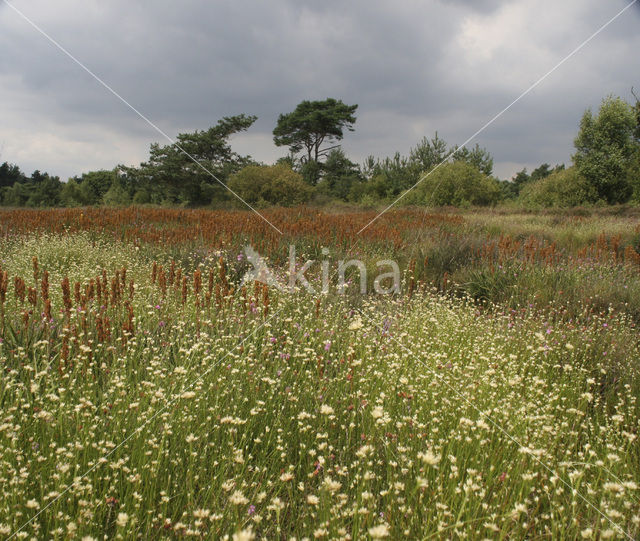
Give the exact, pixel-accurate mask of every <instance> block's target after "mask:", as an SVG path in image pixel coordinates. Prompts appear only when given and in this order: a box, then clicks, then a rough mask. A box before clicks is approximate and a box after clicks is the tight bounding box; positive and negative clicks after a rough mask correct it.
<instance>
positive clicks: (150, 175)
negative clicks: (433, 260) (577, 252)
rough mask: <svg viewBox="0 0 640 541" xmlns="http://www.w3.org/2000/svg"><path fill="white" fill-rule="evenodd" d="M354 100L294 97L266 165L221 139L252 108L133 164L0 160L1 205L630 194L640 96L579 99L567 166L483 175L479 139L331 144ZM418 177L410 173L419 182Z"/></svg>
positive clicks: (639, 162) (632, 197)
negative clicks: (370, 152) (29, 169)
mask: <svg viewBox="0 0 640 541" xmlns="http://www.w3.org/2000/svg"><path fill="white" fill-rule="evenodd" d="M357 107H358V106H357V105H347V104H345V103H343V102H342V101H341V100H336V99H333V98H328V99H326V100H322V101H303V102H301V103H300V104H298V106H297V107H296V108H295V110H294V111H292V112H290V113H287V114H282V115H280V117H279V118H278V122H277V125H276V127H275V128H274V130H273V135H274V143H275V144H276V145H277V146H281V147H285V148H286V149H287V151H288V153H287V154H286V155H285V156H283V157H282V158H280V159H279V160H278V161H277V163H276V164H275V165H265V164H261V163H258V162H256V161H255V160H254V159H253V158H252V157H251V156H241V155H239V154H237V153H236V152H234V151H233V150H232V149H231V146H230V144H229V139H230V137H231V136H232V135H233V134H236V133H239V132H242V131H245V130H247V129H248V128H250V127H251V125H252V124H253V123H254V122H255V120H256V117H255V116H249V115H237V116H232V117H225V118H222V119H221V120H219V121H218V122H217V123H216V124H215V125H214V126H212V127H211V128H209V129H208V130H204V131H195V132H191V133H181V134H178V136H177V137H176V140H175V142H174V143H173V144H170V145H165V146H161V145H159V144H157V143H154V144H152V145H151V148H150V151H149V159H148V160H147V161H146V162H143V163H141V164H140V165H139V166H138V167H126V166H123V165H118V166H116V167H114V168H113V169H112V170H99V171H91V172H88V173H84V174H82V175H81V176H74V177H72V178H70V179H68V180H67V182H62V181H61V180H60V179H59V178H58V177H57V176H52V175H50V174H48V173H42V172H40V171H34V172H33V173H32V174H31V175H30V176H27V175H26V174H25V173H24V172H23V171H21V170H20V168H19V167H18V165H15V164H11V163H8V162H5V163H3V164H2V165H0V204H1V205H3V206H6V207H73V206H90V205H114V206H126V205H132V204H133V205H166V206H185V207H213V208H217V207H225V206H229V205H236V206H239V207H243V206H244V202H246V203H248V204H250V205H252V206H255V207H265V206H271V205H279V206H290V205H297V204H305V203H311V204H319V205H322V204H332V203H335V202H338V201H340V202H344V203H350V204H356V205H363V206H376V205H383V204H385V203H390V202H392V201H395V200H396V199H397V198H398V197H400V196H401V195H402V194H403V193H404V192H405V191H406V190H408V189H409V188H411V187H412V186H414V185H416V183H418V185H417V186H416V187H415V189H412V190H411V191H410V192H408V193H407V194H406V195H405V196H403V197H402V200H401V204H405V205H427V206H446V205H453V206H458V207H468V206H491V205H498V204H500V203H511V204H514V205H522V206H525V207H531V208H539V207H572V206H579V205H611V204H622V203H632V204H639V203H640V102H638V101H637V100H636V102H635V104H631V103H629V102H627V101H625V100H623V99H621V98H619V97H613V96H609V97H606V98H605V99H603V101H602V103H601V105H600V108H599V110H598V111H597V112H593V111H591V110H589V109H587V110H586V111H585V112H584V114H583V116H582V119H581V121H580V124H579V126H578V130H577V135H576V138H575V140H574V146H575V153H574V154H573V156H572V164H571V165H569V166H567V167H565V165H564V164H562V165H555V166H551V165H550V164H548V163H543V164H541V165H540V166H539V167H537V168H535V169H534V170H532V171H531V172H528V171H527V170H526V169H523V170H522V171H520V172H518V173H517V174H516V175H515V176H514V177H513V178H512V179H510V180H500V179H497V178H496V177H495V176H494V174H493V158H492V156H491V154H490V152H489V151H488V150H487V149H484V148H480V147H479V146H478V145H476V146H475V147H473V148H466V147H461V148H460V147H457V146H456V145H449V144H448V143H447V142H446V141H444V140H443V139H441V138H440V137H439V136H438V134H437V133H436V134H435V135H434V136H433V137H432V138H430V139H429V138H427V137H424V138H423V139H422V140H421V141H419V142H418V143H417V144H416V146H415V147H413V148H410V149H409V151H408V154H407V155H401V154H400V153H396V154H395V155H394V156H393V157H386V158H376V157H374V156H369V157H368V158H367V159H366V160H365V161H364V163H362V164H356V163H354V162H353V161H351V160H350V159H349V157H348V156H347V155H346V154H345V153H344V151H343V150H342V149H341V148H340V144H339V142H340V141H341V140H342V139H343V137H344V136H345V132H349V131H353V130H354V129H355V128H354V125H355V123H356V116H355V115H356V111H357ZM419 181H420V182H419Z"/></svg>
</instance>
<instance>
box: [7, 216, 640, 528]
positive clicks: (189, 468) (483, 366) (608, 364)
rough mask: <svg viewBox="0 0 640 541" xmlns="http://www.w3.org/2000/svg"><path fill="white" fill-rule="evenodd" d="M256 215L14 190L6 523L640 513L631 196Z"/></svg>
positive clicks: (568, 521) (429, 519) (215, 524)
mask: <svg viewBox="0 0 640 541" xmlns="http://www.w3.org/2000/svg"><path fill="white" fill-rule="evenodd" d="M264 216H265V217H266V218H267V220H268V221H269V222H271V223H272V224H273V225H274V226H275V228H274V227H272V226H271V225H270V224H269V223H267V222H266V221H265V220H262V219H260V218H259V217H257V216H256V215H254V214H252V213H249V212H243V211H209V210H177V209H173V210H170V209H159V208H135V207H131V208H123V209H107V208H84V209H56V210H6V211H0V368H1V369H2V377H1V378H0V491H1V493H2V498H1V499H0V534H1V535H2V537H3V538H15V539H32V538H33V539H60V540H62V539H65V540H66V539H96V540H97V539H176V538H183V537H191V538H196V539H225V538H226V539H234V540H238V541H239V540H248V539H294V538H295V539H382V538H388V539H403V538H406V539H449V538H466V539H522V538H527V539H636V538H638V536H640V491H639V490H638V489H639V487H640V445H638V441H637V437H638V430H639V429H640V415H639V414H640V405H639V404H638V397H639V396H640V374H639V371H640V337H639V335H638V324H640V274H639V271H640V214H639V213H637V212H636V211H634V210H633V209H626V210H625V209H602V210H577V211H572V212H564V213H556V212H538V213H526V212H524V211H521V210H506V209H503V210H500V211H493V210H482V211H479V210H465V211H459V210H456V209H440V210H438V211H435V210H429V211H425V210H424V209H412V208H404V209H401V210H392V211H389V212H388V213H386V214H384V215H383V216H382V217H380V218H379V219H377V220H375V221H374V222H373V223H371V225H370V226H369V227H367V228H366V229H364V230H363V231H362V232H360V231H361V230H362V228H363V227H365V226H366V225H367V224H368V223H369V222H370V221H371V220H373V219H374V218H375V217H376V212H374V211H363V210H353V209H348V208H345V209H342V210H340V211H339V212H338V211H335V212H329V211H327V210H321V209H315V208H302V207H301V208H293V209H269V210H266V211H265V212H264ZM276 228H277V229H278V230H279V231H280V232H278V231H277V230H276ZM291 244H294V245H295V246H296V254H297V259H298V260H299V263H300V264H302V263H303V262H304V261H305V260H308V259H313V260H316V261H318V262H319V261H321V260H323V259H326V258H328V259H329V260H330V262H331V264H332V265H334V263H335V262H336V261H337V260H339V259H350V258H357V259H360V260H362V261H363V262H364V264H365V265H366V267H367V269H371V270H372V271H373V269H375V267H376V265H375V264H376V261H379V260H383V259H385V260H386V259H392V260H394V261H397V263H398V265H399V268H400V269H401V273H402V274H401V276H402V282H401V283H402V288H401V292H400V294H397V295H373V294H370V295H365V296H362V295H360V294H358V292H357V288H356V284H355V282H357V281H358V276H357V273H356V272H355V269H351V270H352V271H353V272H352V273H351V274H350V275H349V276H350V278H352V282H354V283H353V284H352V286H350V288H348V289H347V291H346V294H344V295H340V294H338V292H337V291H336V290H335V288H332V289H331V290H330V291H329V292H328V293H326V294H311V293H309V292H308V291H306V290H305V289H304V288H296V289H295V290H293V291H282V290H277V289H274V288H268V287H266V286H264V285H263V284H261V283H259V282H256V283H252V284H244V285H243V284H242V283H241V279H242V277H243V276H244V274H245V272H246V271H247V270H248V268H249V265H248V262H247V261H246V255H245V252H244V247H245V246H247V245H250V246H252V247H253V248H254V249H255V250H256V251H257V252H259V253H260V254H261V255H262V256H263V257H264V258H265V260H267V261H268V262H269V265H270V266H271V268H272V269H274V270H275V272H276V273H277V274H278V275H279V276H280V275H284V274H285V273H286V271H287V264H288V263H287V258H288V256H289V250H290V245H291ZM323 250H324V251H323ZM327 254H328V255H327ZM331 268H332V269H333V266H332V267H331ZM322 272H323V269H322V267H321V265H320V263H316V264H315V265H314V266H311V267H310V268H309V272H308V273H307V278H308V279H309V282H310V283H312V284H316V285H317V284H318V283H319V282H320V280H321V278H322ZM374 277H375V273H374V272H371V273H370V275H369V280H370V281H372V280H373V278H374Z"/></svg>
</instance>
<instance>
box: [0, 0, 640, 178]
mask: <svg viewBox="0 0 640 541" xmlns="http://www.w3.org/2000/svg"><path fill="white" fill-rule="evenodd" d="M15 2H16V5H17V7H18V8H19V9H22V10H24V11H25V13H27V15H28V16H30V17H32V18H33V19H34V21H35V22H36V23H37V24H40V25H41V26H42V27H43V28H44V29H45V30H46V31H47V32H49V33H50V34H51V35H52V36H53V37H54V38H55V39H57V40H59V42H60V43H61V44H62V45H63V46H64V47H66V48H68V50H69V51H70V52H72V54H74V55H75V56H77V57H78V59H80V60H81V61H82V62H84V63H86V65H87V66H88V67H89V68H90V69H92V70H94V71H95V73H96V74H98V75H99V76H100V77H102V78H103V79H104V80H105V81H106V82H107V83H108V84H109V85H111V86H112V87H113V88H114V89H115V90H116V91H117V92H119V93H120V94H121V95H122V96H123V97H124V98H125V99H127V100H128V101H129V102H130V103H131V104H132V105H133V106H135V107H136V108H139V110H140V111H142V112H143V113H144V114H146V115H148V116H149V118H150V119H152V120H153V121H154V122H156V123H157V124H158V125H159V126H160V127H161V128H162V129H163V130H165V131H166V132H167V133H168V134H170V135H172V136H173V135H175V133H177V132H178V131H187V130H193V129H196V128H198V129H203V128H206V127H208V126H210V125H211V124H213V123H214V122H215V121H216V120H217V119H218V118H220V117H222V116H226V115H232V114H237V113H240V112H246V113H250V114H256V115H258V117H259V120H258V122H257V123H256V125H255V126H254V127H253V128H252V130H251V133H249V134H247V135H246V136H239V137H238V144H239V145H241V146H242V147H243V151H245V152H249V153H251V154H253V155H255V156H256V157H258V158H260V159H273V158H274V156H277V155H281V154H283V153H284V150H283V149H274V147H273V145H272V143H271V142H270V139H271V138H270V132H271V130H272V129H273V126H274V124H275V122H276V119H277V116H278V114H279V113H282V112H287V111H290V110H292V109H293V108H294V107H295V105H296V104H297V103H298V102H299V101H300V100H302V99H322V98H325V97H328V96H333V97H338V98H341V99H343V100H344V101H345V102H347V103H358V104H359V111H358V112H359V122H358V123H357V124H356V132H355V133H353V134H349V135H348V137H347V139H346V140H345V141H344V146H345V149H346V150H347V151H349V152H350V153H351V154H352V157H353V158H355V159H356V160H361V159H363V158H364V157H365V156H366V155H367V154H371V153H373V154H378V155H390V154H392V153H393V152H394V151H396V150H399V151H401V152H407V151H408V149H409V147H410V146H412V145H414V144H415V143H416V142H417V141H418V140H419V139H420V138H421V137H422V135H427V136H429V137H430V136H432V135H433V133H434V132H435V130H438V131H439V132H440V133H441V134H442V136H443V137H445V138H446V139H447V140H448V141H450V142H452V143H453V142H457V143H460V142H462V141H464V139H466V138H467V137H468V136H469V135H471V134H472V133H473V132H474V131H475V130H476V129H478V128H479V127H480V126H481V125H482V124H484V123H485V122H486V121H487V120H488V119H489V118H491V117H492V116H493V115H494V114H495V113H497V112H498V111H499V110H500V109H502V108H503V107H504V106H505V105H506V104H507V103H509V102H510V101H511V100H513V99H514V98H515V97H516V96H517V95H518V93H519V92H521V91H522V90H524V89H525V88H526V87H527V86H528V85H529V84H531V83H532V82H533V81H534V80H535V79H536V78H537V77H539V76H540V75H542V73H543V72H544V70H545V69H548V68H550V67H551V65H552V64H553V62H555V61H557V60H559V59H560V58H562V56H563V55H565V54H567V53H568V52H569V51H570V50H571V48H573V47H575V46H576V45H577V44H578V43H579V41H580V40H581V39H584V38H585V37H587V36H588V35H589V33H590V32H593V31H594V30H595V29H596V28H597V26H598V25H599V24H602V23H603V22H605V21H606V19H607V17H610V16H612V15H613V14H614V13H615V12H616V11H617V10H619V9H621V8H622V7H623V6H624V3H622V2H613V3H606V4H604V3H599V2H596V1H595V0H591V1H589V2H587V3H583V2H578V1H577V0H572V1H569V2H566V3H563V4H562V6H561V7H555V4H553V3H552V2H550V1H549V2H542V3H540V4H541V5H538V4H537V3H535V4H534V3H533V2H530V1H525V2H521V3H508V2H506V1H502V0H486V1H480V2H471V1H464V0H458V1H454V2H422V1H417V0H412V1H406V2H397V3H393V4H392V3H391V2H383V1H381V0H373V1H368V2H365V1H362V0H356V1H353V2H347V3H344V2H338V1H337V0H331V1H326V2H321V3H318V2H311V1H305V2H295V1H293V0H274V1H272V2H269V3H266V2H255V1H249V0H239V1H235V2H204V1H197V0H188V1H185V2H182V3H179V4H178V3H175V2H165V1H163V2H156V3H153V4H150V3H135V2H133V3H132V2H124V1H123V0H112V1H110V2H108V3H107V2H105V3H98V2H82V3H81V2H77V1H73V0H68V1H67V2H61V3H55V5H52V3H48V2H44V1H43V0H39V1H35V2H26V1H19V0H15ZM514 5H516V6H518V5H521V6H522V8H523V13H524V14H525V15H524V16H529V14H531V15H535V16H536V17H535V20H531V21H529V20H527V21H526V24H525V25H524V26H523V31H522V33H520V34H516V35H515V37H514V38H513V41H509V40H508V41H507V42H506V43H503V42H500V41H497V42H496V43H494V42H492V41H491V40H492V39H493V40H494V41H495V40H496V39H498V38H497V37H495V36H494V35H493V34H492V32H493V33H496V32H497V33H498V34H499V33H500V32H502V30H508V28H507V25H508V24H509V23H510V22H511V19H509V17H510V15H509V14H510V12H509V10H510V9H511V10H513V6H514ZM2 6H3V4H2V3H1V2H0V50H2V51H3V52H2V54H0V82H1V84H2V86H0V89H2V90H0V99H2V102H1V103H3V106H2V107H3V109H4V108H7V114H5V115H3V116H4V118H7V119H9V120H7V121H6V122H7V124H5V125H3V127H2V130H0V142H3V143H4V150H3V155H2V156H1V157H0V159H1V160H4V159H8V160H9V161H18V160H17V159H16V158H12V156H19V157H20V159H21V160H23V161H22V162H19V163H20V165H21V166H23V167H24V168H26V169H29V168H35V167H39V168H41V169H54V168H55V170H54V171H53V172H54V173H59V174H61V175H63V176H68V175H70V174H74V173H77V172H79V169H80V168H87V167H103V166H108V161H109V157H110V156H111V165H114V164H116V163H118V162H120V161H124V160H125V159H130V156H131V153H128V156H127V157H120V156H119V155H118V154H117V152H120V149H119V147H118V144H117V141H116V139H117V138H118V134H121V137H122V138H123V139H126V140H128V141H129V140H130V141H135V144H133V143H132V145H131V147H132V148H136V149H138V148H139V149H145V148H148V144H149V143H150V142H152V141H162V137H161V136H160V135H159V134H158V133H156V132H154V131H153V130H152V129H151V128H150V127H149V126H147V125H145V123H144V122H142V121H141V120H140V119H139V118H136V117H135V115H133V113H132V112H131V111H130V110H128V109H127V108H126V107H125V106H123V104H122V103H120V102H118V100H116V99H115V98H114V97H113V96H111V95H109V94H108V93H107V92H106V91H105V90H104V89H103V88H102V87H101V86H100V85H99V84H98V83H97V82H96V81H94V80H92V79H91V77H90V76H89V75H88V74H86V73H85V72H83V71H82V70H81V69H80V68H79V67H78V66H76V65H75V64H73V63H72V62H71V61H70V60H69V59H68V58H66V57H65V56H64V55H62V54H61V53H60V52H59V51H58V50H56V49H55V48H53V47H52V46H51V44H49V43H47V42H46V40H45V39H44V38H43V37H42V36H40V35H38V34H37V33H36V32H35V31H34V30H33V29H32V28H30V27H28V25H26V23H24V22H23V21H21V20H20V19H19V18H18V17H17V16H16V15H15V14H14V13H13V12H12V11H11V10H9V9H8V8H7V7H6V6H4V7H2ZM550 9H558V10H560V12H561V14H562V15H563V16H562V17H560V16H559V17H557V18H554V17H552V14H550V13H548V10H550ZM545 10H546V11H545ZM517 15H518V13H517V10H516V15H514V17H516V16H517ZM501 17H502V18H501ZM503 20H504V23H500V24H504V26H500V27H498V28H492V29H491V28H490V26H491V24H492V21H503ZM469 21H472V22H473V21H476V22H474V24H477V25H478V30H477V33H476V34H474V38H473V39H474V40H476V41H474V42H473V46H472V47H471V48H470V49H469V48H467V49H464V48H461V46H460V36H461V32H462V31H463V29H464V28H465V24H469ZM638 22H640V11H635V10H634V12H628V13H626V14H625V15H624V17H623V18H621V20H619V21H616V23H614V24H613V25H612V26H611V28H610V29H608V30H607V31H606V32H603V34H602V35H601V36H599V37H598V38H597V39H596V40H594V42H593V43H592V44H590V45H589V46H588V47H586V48H585V49H584V51H581V53H579V54H578V55H576V57H575V58H574V59H572V60H571V61H570V62H568V63H567V65H566V66H563V67H562V69H561V70H558V73H557V74H554V76H552V77H549V79H548V81H545V83H544V84H543V85H540V87H539V88H537V89H536V90H535V91H534V92H532V93H531V95H530V96H527V97H526V98H524V99H523V100H522V102H521V103H518V104H517V105H515V106H514V107H513V109H512V110H510V111H509V112H508V113H506V114H505V115H504V116H503V117H502V118H501V119H499V121H497V122H496V123H495V124H494V125H493V126H491V127H490V128H488V129H487V130H486V131H485V132H484V133H483V134H481V136H480V137H479V138H478V140H477V141H478V142H479V143H480V144H481V145H483V146H486V147H487V148H488V149H489V150H490V151H491V152H492V153H493V154H494V156H495V158H496V161H497V162H504V163H522V164H528V163H540V162H542V161H548V162H555V161H568V159H569V157H570V153H571V145H572V137H573V134H575V130H576V129H577V122H578V120H579V117H580V114H581V112H582V110H584V108H585V107H587V106H597V104H598V102H599V100H600V99H601V98H602V97H603V96H604V95H606V94H608V93H617V94H621V95H624V96H625V97H629V96H628V93H629V92H628V90H629V88H630V86H631V84H634V83H635V85H636V87H638V86H640V81H632V80H631V77H632V76H633V74H635V73H640V70H639V69H638V67H640V66H639V64H638V60H637V56H636V55H635V51H636V50H637V48H638V45H639V44H640V40H639V38H638V33H637V25H638ZM521 23H522V21H519V20H515V21H514V23H513V24H521ZM485 27H486V28H487V29H490V30H491V32H489V30H487V31H486V32H485ZM527 28H533V31H532V30H527ZM498 37H499V36H498ZM486 40H489V42H488V45H487V47H489V49H487V51H489V53H487V54H486V55H485V56H486V59H485V56H482V55H480V56H478V52H479V51H480V52H482V47H483V46H485V41H486ZM476 42H477V43H476ZM529 63H530V64H531V65H529ZM29 122H36V123H37V124H38V126H39V130H36V133H34V144H33V152H32V151H31V150H30V151H29V154H28V155H25V154H24V152H26V151H23V153H20V152H18V150H19V149H17V148H16V147H15V146H12V140H13V139H15V138H16V137H17V136H16V133H18V131H20V130H22V132H21V133H22V134H23V136H24V130H25V125H26V124H28V123H29ZM101 128H103V129H104V140H103V141H100V140H97V141H96V133H100V129H101ZM47 130H49V131H50V132H55V133H56V134H58V135H59V137H60V142H59V143H57V144H63V141H64V140H65V138H71V139H69V141H70V143H73V144H80V143H82V145H86V144H89V146H91V145H94V148H95V150H96V152H95V153H96V155H99V156H100V160H96V162H95V165H91V160H90V156H87V155H86V152H85V153H83V154H84V155H82V156H78V157H77V160H76V161H74V159H73V157H72V156H71V157H70V156H69V153H68V152H65V153H64V156H65V159H66V161H65V162H64V163H63V162H59V163H57V162H56V163H54V162H51V163H44V162H45V160H44V157H45V156H46V154H45V153H44V152H43V153H42V154H39V153H38V151H37V149H38V144H37V141H38V139H37V137H39V136H42V134H43V133H45V132H47ZM47 133H49V132H47ZM49 135H50V133H49ZM243 137H244V138H243ZM249 142H251V143H252V144H253V145H254V148H248V147H247V148H246V149H245V147H244V145H245V143H246V144H247V145H248V144H249ZM474 142H475V141H474ZM472 144H473V143H472ZM72 146H73V145H71V147H72ZM82 148H86V147H85V146H82ZM110 148H113V151H112V152H111V151H109V149H110ZM139 153H140V155H139V158H138V161H140V160H144V159H145V158H146V154H145V152H144V151H140V152H139ZM98 161H99V163H98Z"/></svg>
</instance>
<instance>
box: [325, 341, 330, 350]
mask: <svg viewBox="0 0 640 541" xmlns="http://www.w3.org/2000/svg"><path fill="white" fill-rule="evenodd" d="M330 348H331V341H329V340H327V341H326V342H325V344H324V350H325V351H329V349H330Z"/></svg>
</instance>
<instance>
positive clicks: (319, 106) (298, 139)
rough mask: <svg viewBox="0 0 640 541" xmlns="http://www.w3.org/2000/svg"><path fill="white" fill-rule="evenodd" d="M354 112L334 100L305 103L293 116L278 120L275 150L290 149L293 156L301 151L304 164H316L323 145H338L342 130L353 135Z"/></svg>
mask: <svg viewBox="0 0 640 541" xmlns="http://www.w3.org/2000/svg"><path fill="white" fill-rule="evenodd" d="M357 108H358V106H357V105H346V104H345V103H343V102H342V100H336V99H333V98H327V99H326V100H323V101H308V100H304V101H302V102H301V103H299V104H298V105H297V107H296V108H295V110H294V111H293V112H291V113H287V114H282V115H280V116H279V117H278V123H277V125H276V127H275V128H274V130H273V141H274V142H275V144H276V145H277V146H287V147H289V150H290V151H291V153H293V154H298V153H299V152H301V151H302V150H304V151H305V152H306V153H307V156H306V160H307V162H310V161H312V160H313V161H315V162H317V161H318V160H319V158H320V156H321V155H322V150H321V148H320V147H321V145H322V144H323V143H324V142H330V141H340V140H341V139H342V138H343V136H344V130H345V129H347V130H349V131H353V125H354V124H355V122H356V117H355V116H354V113H355V112H356V109H357Z"/></svg>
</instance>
